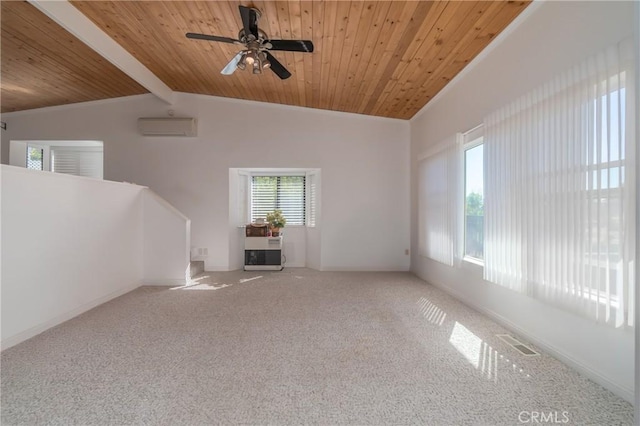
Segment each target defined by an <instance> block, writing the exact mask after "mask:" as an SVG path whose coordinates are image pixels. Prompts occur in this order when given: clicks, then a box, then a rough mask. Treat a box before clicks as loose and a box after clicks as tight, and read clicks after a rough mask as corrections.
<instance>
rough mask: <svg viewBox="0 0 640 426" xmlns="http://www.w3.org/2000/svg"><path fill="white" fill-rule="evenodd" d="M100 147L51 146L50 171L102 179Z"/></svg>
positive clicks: (101, 153)
mask: <svg viewBox="0 0 640 426" xmlns="http://www.w3.org/2000/svg"><path fill="white" fill-rule="evenodd" d="M102 158H103V152H102V148H95V149H92V148H82V149H77V148H69V147H61V148H59V147H53V148H51V171H53V172H56V173H64V174H68V175H75V176H85V177H92V178H98V179H102V176H103V166H102Z"/></svg>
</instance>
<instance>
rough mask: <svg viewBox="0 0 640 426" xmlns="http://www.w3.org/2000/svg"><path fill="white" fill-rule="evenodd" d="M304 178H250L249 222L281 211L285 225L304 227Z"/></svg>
mask: <svg viewBox="0 0 640 426" xmlns="http://www.w3.org/2000/svg"><path fill="white" fill-rule="evenodd" d="M305 183H306V182H305V176H252V177H251V222H255V221H256V219H259V218H265V217H266V216H267V213H269V212H272V211H273V210H276V209H278V210H282V214H283V216H284V217H285V218H286V219H287V225H304V224H305V219H306V209H305V205H306V200H305Z"/></svg>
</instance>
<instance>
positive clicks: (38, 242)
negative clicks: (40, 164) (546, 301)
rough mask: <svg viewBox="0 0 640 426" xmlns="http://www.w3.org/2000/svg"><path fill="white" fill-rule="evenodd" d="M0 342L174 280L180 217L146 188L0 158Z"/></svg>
mask: <svg viewBox="0 0 640 426" xmlns="http://www.w3.org/2000/svg"><path fill="white" fill-rule="evenodd" d="M0 181H1V187H2V191H1V192H0V194H1V202H2V213H1V215H2V217H1V219H2V220H1V222H2V225H3V226H2V234H1V238H0V240H1V242H2V262H1V265H2V270H1V274H0V278H1V282H2V306H1V308H2V309H1V312H2V318H1V319H2V321H1V324H2V330H1V332H2V333H1V334H2V342H1V346H2V348H3V349H5V348H7V347H10V346H13V345H15V344H17V343H20V342H22V341H24V340H26V339H28V338H30V337H32V336H35V335H36V334H38V333H40V332H42V331H44V330H46V329H48V328H50V327H52V326H54V325H57V324H59V323H61V322H63V321H66V320H68V319H70V318H72V317H74V316H76V315H78V314H80V313H82V312H84V311H86V310H88V309H91V308H93V307H94V306H97V305H99V304H101V303H104V302H106V301H107V300H110V299H112V298H114V297H116V296H119V295H121V294H124V293H126V292H128V291H130V290H132V289H134V288H136V287H138V286H139V285H140V284H141V283H142V282H144V283H152V284H182V285H184V284H185V282H186V275H185V274H186V271H187V270H188V267H189V220H188V219H187V218H185V217H184V216H183V215H181V214H180V212H178V211H176V210H175V208H173V207H172V206H170V205H168V204H167V203H166V201H164V200H162V199H160V198H159V197H158V196H157V195H155V194H153V193H152V191H150V190H149V189H148V188H144V187H141V186H137V185H131V184H124V183H116V182H106V181H103V180H98V179H92V178H83V177H77V176H70V175H65V174H59V173H50V172H46V171H36V170H27V169H25V168H22V167H14V166H6V165H2V169H1V171H0Z"/></svg>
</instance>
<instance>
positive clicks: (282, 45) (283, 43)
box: [269, 40, 313, 53]
mask: <svg viewBox="0 0 640 426" xmlns="http://www.w3.org/2000/svg"><path fill="white" fill-rule="evenodd" d="M269 43H271V50H286V51H289V52H309V53H311V52H313V43H312V42H311V40H269Z"/></svg>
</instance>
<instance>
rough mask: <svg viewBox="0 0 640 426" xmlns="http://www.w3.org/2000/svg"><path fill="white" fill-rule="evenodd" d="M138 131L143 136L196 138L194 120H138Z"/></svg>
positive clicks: (195, 121) (166, 118)
mask: <svg viewBox="0 0 640 426" xmlns="http://www.w3.org/2000/svg"><path fill="white" fill-rule="evenodd" d="M138 130H139V131H140V134H141V135H143V136H197V135H198V126H197V120H196V119H195V118H186V117H185V118H176V117H160V118H151V117H143V118H138Z"/></svg>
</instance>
